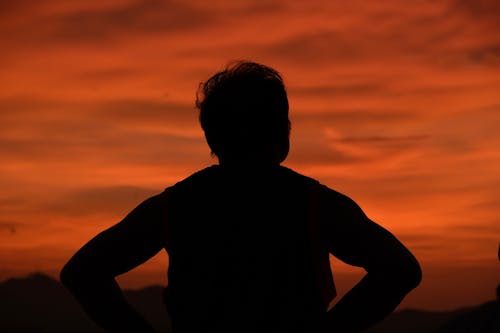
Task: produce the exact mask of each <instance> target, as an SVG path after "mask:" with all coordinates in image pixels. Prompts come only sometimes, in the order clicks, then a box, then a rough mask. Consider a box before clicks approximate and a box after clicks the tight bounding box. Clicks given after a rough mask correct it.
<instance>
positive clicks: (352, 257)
mask: <svg viewBox="0 0 500 333" xmlns="http://www.w3.org/2000/svg"><path fill="white" fill-rule="evenodd" d="M323 198H324V199H323V200H322V203H323V205H326V206H323V207H325V209H328V208H327V207H330V209H334V210H335V212H334V214H330V217H332V218H333V217H334V218H335V219H337V221H329V222H325V224H324V231H325V237H326V239H325V242H326V244H327V247H328V250H329V252H330V253H332V254H333V255H334V256H335V257H337V258H338V259H340V260H341V261H343V262H345V263H347V264H349V265H353V266H358V267H362V268H364V269H365V270H366V272H367V274H366V275H365V277H364V278H363V279H362V280H361V281H360V282H359V283H358V284H357V285H355V286H354V287H353V288H352V289H351V290H350V291H348V292H347V293H346V294H345V295H344V296H343V297H342V298H341V299H340V300H339V301H338V303H337V304H335V306H334V307H333V308H331V309H330V310H329V311H328V312H327V315H326V319H325V322H324V325H323V326H324V330H323V331H324V332H342V333H351V332H361V331H363V330H364V329H366V328H368V327H370V326H372V325H374V324H376V323H378V322H380V321H382V320H383V319H384V318H386V317H387V316H388V315H389V314H390V313H391V312H393V311H394V310H395V309H396V307H397V306H398V305H399V304H400V303H401V301H402V300H403V299H404V297H405V296H406V295H407V294H408V293H409V292H410V291H411V290H413V289H414V288H416V287H417V285H418V284H419V283H420V281H421V279H422V271H421V269H420V265H419V263H418V262H417V260H416V258H415V257H414V256H413V255H412V254H411V253H410V251H409V250H408V249H407V248H406V247H405V246H404V245H403V244H402V243H401V242H400V241H399V240H398V239H396V237H394V235H392V234H391V233H390V232H389V231H387V230H386V229H384V228H383V227H381V226H380V225H378V224H376V223H375V222H373V221H371V220H370V219H369V218H368V217H367V216H366V215H365V214H364V213H363V211H362V210H361V208H360V207H359V206H358V205H357V204H356V203H355V202H354V201H352V200H351V199H350V198H348V197H346V196H344V195H342V194H339V193H337V192H335V191H332V190H328V191H327V194H326V195H324V196H323ZM329 202H330V204H328V203H329ZM334 202H336V203H334ZM332 203H334V204H332ZM332 206H333V207H332Z"/></svg>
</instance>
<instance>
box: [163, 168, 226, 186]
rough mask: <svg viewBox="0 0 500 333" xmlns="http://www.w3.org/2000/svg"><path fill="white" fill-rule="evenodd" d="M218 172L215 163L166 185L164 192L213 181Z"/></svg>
mask: <svg viewBox="0 0 500 333" xmlns="http://www.w3.org/2000/svg"><path fill="white" fill-rule="evenodd" d="M218 174H219V168H218V166H217V165H212V166H209V167H206V168H204V169H201V170H198V171H196V172H194V173H192V174H191V175H189V176H187V177H185V178H184V179H181V180H179V181H178V182H176V183H175V184H173V185H171V186H169V187H167V188H166V189H165V192H171V191H176V190H182V189H184V188H189V187H191V186H196V185H199V184H206V183H208V182H211V181H214V180H215V179H216V178H217V176H218Z"/></svg>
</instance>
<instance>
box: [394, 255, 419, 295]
mask: <svg viewBox="0 0 500 333" xmlns="http://www.w3.org/2000/svg"><path fill="white" fill-rule="evenodd" d="M392 274H393V279H392V280H393V281H392V283H394V284H395V285H398V286H399V287H400V288H401V289H402V290H403V291H404V292H410V291H411V290H413V289H415V288H416V287H417V286H418V285H419V284H420V283H421V282H422V268H421V267H420V264H419V262H418V261H417V259H416V258H415V257H414V256H413V255H412V254H410V253H408V255H406V256H405V257H404V258H403V259H401V260H399V261H398V262H396V263H394V269H393V273H392Z"/></svg>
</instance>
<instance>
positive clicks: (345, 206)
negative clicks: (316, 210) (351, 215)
mask: <svg viewBox="0 0 500 333" xmlns="http://www.w3.org/2000/svg"><path fill="white" fill-rule="evenodd" d="M282 171H283V173H284V174H286V175H288V176H289V177H293V178H295V179H297V180H301V181H302V182H304V183H306V184H308V185H309V186H310V188H311V189H312V195H313V200H317V202H318V204H323V205H325V206H327V207H330V208H333V207H335V208H337V209H341V210H352V211H357V210H359V206H358V204H357V203H356V202H355V201H354V200H353V199H352V198H351V197H350V196H348V195H347V194H345V193H342V192H340V191H339V190H337V189H334V188H332V187H330V186H329V185H326V184H325V183H323V182H321V181H320V180H318V179H316V178H313V177H311V176H307V175H304V174H302V173H299V172H297V171H295V170H293V169H290V168H287V167H282Z"/></svg>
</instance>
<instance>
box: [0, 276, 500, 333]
mask: <svg viewBox="0 0 500 333" xmlns="http://www.w3.org/2000/svg"><path fill="white" fill-rule="evenodd" d="M161 292H162V287H161V286H152V287H147V288H144V289H140V290H126V291H125V292H124V293H125V296H126V297H127V299H128V300H129V301H130V302H131V303H132V304H133V305H134V306H135V307H136V308H137V309H138V311H140V312H141V313H142V314H143V315H144V316H145V317H146V318H147V319H148V320H149V321H150V322H151V323H153V325H154V326H155V327H156V328H157V330H158V331H159V332H165V333H168V332H170V328H169V327H170V326H169V317H168V313H167V312H166V310H165V308H164V306H163V303H162V300H161ZM499 307H500V305H499V302H496V301H492V302H488V303H485V304H482V305H480V306H477V307H473V308H466V309H459V310H456V311H450V312H429V311H419V310H402V311H399V312H395V313H393V314H392V315H390V316H389V317H388V318H387V319H386V320H384V321H383V322H382V323H380V324H378V325H376V326H374V327H372V328H370V329H369V330H367V331H366V332H365V333H465V332H470V333H472V332H474V333H476V332H477V333H479V332H481V333H483V332H484V333H493V332H495V333H499V332H500V329H499V327H500V326H499V319H500V311H499ZM0 313H1V315H0V332H8V333H31V332H33V333H35V332H36V333H45V332H51V333H59V332H61V333H62V332H65V333H66V332H75V333H84V332H85V333H104V331H103V330H102V329H100V328H99V327H97V326H96V325H95V324H94V323H93V322H92V321H91V320H90V319H88V318H87V316H86V315H85V313H84V312H83V311H82V309H81V308H80V306H79V305H78V304H77V303H76V301H75V300H74V299H73V297H72V296H71V295H70V294H69V292H68V291H66V289H65V288H64V287H63V286H62V285H61V284H60V283H59V282H58V281H57V280H54V279H53V278H51V277H49V276H47V275H44V274H40V273H37V274H32V275H29V276H27V277H25V278H16V279H10V280H6V281H3V282H0ZM495 325H496V326H495Z"/></svg>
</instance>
